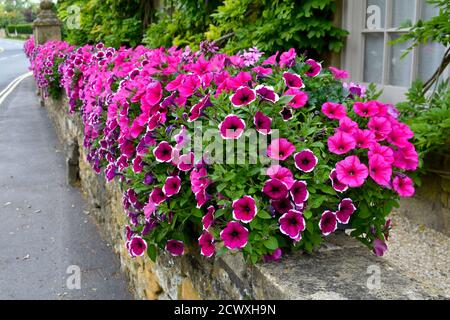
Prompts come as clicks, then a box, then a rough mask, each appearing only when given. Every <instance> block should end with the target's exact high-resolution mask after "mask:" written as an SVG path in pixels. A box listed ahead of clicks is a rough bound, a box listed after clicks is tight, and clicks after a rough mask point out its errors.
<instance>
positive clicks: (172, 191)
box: [163, 176, 181, 198]
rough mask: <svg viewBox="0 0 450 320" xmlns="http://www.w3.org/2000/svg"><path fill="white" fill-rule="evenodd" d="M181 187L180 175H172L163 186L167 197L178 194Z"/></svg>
mask: <svg viewBox="0 0 450 320" xmlns="http://www.w3.org/2000/svg"><path fill="white" fill-rule="evenodd" d="M180 189H181V179H180V177H179V176H172V177H168V178H167V179H166V183H165V184H164V187H163V192H164V194H165V195H166V197H168V198H169V197H171V196H173V195H176V194H178V192H180Z"/></svg>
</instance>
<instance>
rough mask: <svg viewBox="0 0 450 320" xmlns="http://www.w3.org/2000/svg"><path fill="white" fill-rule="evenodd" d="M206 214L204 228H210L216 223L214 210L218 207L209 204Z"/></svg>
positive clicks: (203, 219) (203, 220)
mask: <svg viewBox="0 0 450 320" xmlns="http://www.w3.org/2000/svg"><path fill="white" fill-rule="evenodd" d="M206 210H207V212H206V214H205V215H204V216H203V218H202V224H203V230H208V229H209V227H211V226H212V225H213V224H214V212H216V209H215V208H214V206H209V207H208V208H207V209H206Z"/></svg>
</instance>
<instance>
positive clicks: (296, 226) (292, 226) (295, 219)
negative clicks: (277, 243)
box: [278, 210, 305, 239]
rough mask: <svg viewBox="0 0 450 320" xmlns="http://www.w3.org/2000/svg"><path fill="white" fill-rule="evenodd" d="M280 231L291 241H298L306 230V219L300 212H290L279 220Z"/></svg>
mask: <svg viewBox="0 0 450 320" xmlns="http://www.w3.org/2000/svg"><path fill="white" fill-rule="evenodd" d="M278 223H279V224H280V231H281V232H282V233H283V234H285V235H287V236H289V237H290V238H291V239H297V238H298V237H299V235H300V233H301V232H302V231H304V230H305V219H304V218H303V215H302V213H301V212H300V211H297V210H289V211H288V212H287V213H285V214H283V215H282V216H281V218H280V219H279V220H278Z"/></svg>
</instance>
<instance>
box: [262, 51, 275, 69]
mask: <svg viewBox="0 0 450 320" xmlns="http://www.w3.org/2000/svg"><path fill="white" fill-rule="evenodd" d="M277 57H278V51H277V52H276V53H275V54H274V55H272V56H270V57H269V58H267V59H266V60H264V62H263V63H262V65H263V66H266V65H270V66H275V65H276V64H277Z"/></svg>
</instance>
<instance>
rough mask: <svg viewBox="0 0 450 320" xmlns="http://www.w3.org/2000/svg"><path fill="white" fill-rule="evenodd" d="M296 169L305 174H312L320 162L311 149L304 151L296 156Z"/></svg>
mask: <svg viewBox="0 0 450 320" xmlns="http://www.w3.org/2000/svg"><path fill="white" fill-rule="evenodd" d="M294 161H295V167H296V168H297V169H298V170H301V171H303V172H311V171H313V170H314V168H315V167H316V165H317V162H318V161H319V160H318V159H317V157H316V156H315V155H314V153H313V152H312V151H311V150H309V149H304V150H302V151H300V152H297V153H296V154H295V155H294Z"/></svg>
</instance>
